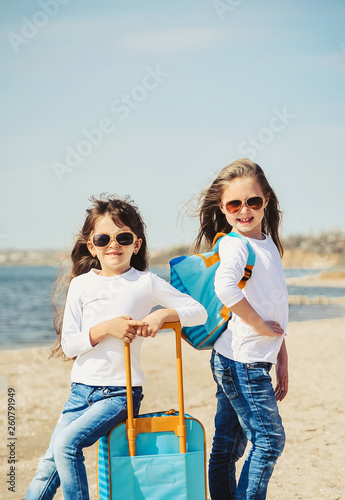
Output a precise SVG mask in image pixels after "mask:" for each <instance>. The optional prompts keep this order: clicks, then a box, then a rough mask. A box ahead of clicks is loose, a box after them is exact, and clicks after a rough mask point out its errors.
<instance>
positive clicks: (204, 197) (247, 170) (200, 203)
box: [192, 158, 284, 257]
mask: <svg viewBox="0 0 345 500" xmlns="http://www.w3.org/2000/svg"><path fill="white" fill-rule="evenodd" d="M242 177H243V178H248V177H250V178H252V179H255V180H256V181H257V182H258V183H259V185H260V187H261V189H262V192H263V194H264V196H265V197H269V201H268V205H267V207H266V208H265V210H264V218H263V220H262V231H263V232H264V233H265V234H267V235H268V236H270V237H271V238H272V240H273V241H274V243H275V244H276V246H277V248H278V251H279V254H280V256H281V257H282V255H283V252H284V250H283V245H282V242H281V239H280V237H279V227H280V224H281V220H282V213H281V211H280V210H279V202H278V199H277V196H276V194H275V192H274V190H273V189H272V188H271V186H270V185H269V183H268V180H267V178H266V176H265V174H264V172H263V170H262V168H261V167H260V166H259V165H257V164H256V163H254V162H252V161H251V160H249V159H247V158H241V159H239V160H235V161H234V162H232V163H230V165H228V166H226V167H224V168H223V169H222V170H221V171H220V173H219V174H218V175H217V177H216V179H215V180H214V181H213V182H212V184H211V185H210V186H209V187H207V188H206V189H204V190H203V191H202V192H201V194H200V196H199V198H198V200H197V208H196V211H197V214H198V216H199V221H200V229H199V232H198V235H197V237H196V239H195V241H194V243H193V248H192V251H193V252H194V253H197V252H199V251H200V248H201V247H202V246H204V247H206V248H207V249H209V248H211V246H212V242H213V239H214V237H215V235H216V234H217V233H230V232H231V231H232V226H231V225H230V224H229V223H228V221H227V220H226V217H225V215H224V214H223V212H222V211H221V209H220V204H221V198H222V194H223V191H224V189H225V188H226V187H227V186H228V184H229V182H231V181H232V180H233V179H237V178H242Z"/></svg>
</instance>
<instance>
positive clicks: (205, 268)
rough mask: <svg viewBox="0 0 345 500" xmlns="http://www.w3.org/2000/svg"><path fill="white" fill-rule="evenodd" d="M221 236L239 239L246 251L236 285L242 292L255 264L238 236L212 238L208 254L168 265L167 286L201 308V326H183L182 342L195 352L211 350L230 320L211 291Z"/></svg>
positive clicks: (183, 257)
mask: <svg viewBox="0 0 345 500" xmlns="http://www.w3.org/2000/svg"><path fill="white" fill-rule="evenodd" d="M224 236H231V237H234V238H240V239H241V240H242V241H243V242H244V243H245V244H246V246H247V248H248V260H247V264H246V267H245V269H244V275H243V278H242V279H241V281H240V282H239V283H238V286H239V288H243V287H244V286H245V284H246V282H247V281H248V279H249V278H250V276H251V274H252V269H253V266H254V264H255V253H254V251H253V249H252V247H251V246H250V244H249V242H248V240H247V239H246V238H244V236H241V235H240V234H238V233H229V234H228V235H226V234H225V233H218V234H216V236H215V238H214V240H213V248H212V251H211V252H207V253H203V254H202V253H200V254H195V255H184V256H182V257H176V258H174V259H172V260H171V261H170V262H169V264H170V283H171V284H172V286H173V287H175V288H177V289H178V290H180V292H183V293H187V294H188V295H190V296H191V297H193V299H195V300H197V301H198V302H200V304H202V305H203V306H204V307H205V309H206V311H207V315H208V319H207V321H206V323H205V324H204V325H198V326H184V327H183V328H182V336H183V338H184V339H185V340H186V341H187V342H188V343H189V344H191V345H192V346H193V347H194V348H195V349H199V350H202V349H212V347H213V344H214V343H215V341H216V340H217V338H218V337H219V336H220V335H221V334H222V333H223V332H224V330H225V329H226V327H227V324H228V321H229V319H230V318H231V314H232V313H231V310H230V309H229V308H228V307H226V306H225V305H224V304H223V303H222V302H221V301H220V300H219V298H218V297H217V295H216V293H215V291H214V277H215V273H216V271H217V269H218V266H219V263H220V258H219V254H218V248H219V242H220V240H221V239H222V238H223V237H224Z"/></svg>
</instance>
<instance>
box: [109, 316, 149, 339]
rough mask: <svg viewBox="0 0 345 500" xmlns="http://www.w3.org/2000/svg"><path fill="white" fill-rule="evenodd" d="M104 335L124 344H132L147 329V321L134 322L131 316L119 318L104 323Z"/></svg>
mask: <svg viewBox="0 0 345 500" xmlns="http://www.w3.org/2000/svg"><path fill="white" fill-rule="evenodd" d="M103 325H104V335H111V336H112V337H116V338H118V339H120V340H123V341H124V342H127V343H130V342H132V340H133V339H134V338H135V336H136V335H137V334H138V335H140V333H139V332H141V331H142V330H146V329H147V323H146V322H145V321H139V320H134V319H132V318H131V317H130V316H118V317H116V318H113V319H110V320H108V321H104V323H103Z"/></svg>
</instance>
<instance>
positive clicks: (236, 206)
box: [225, 200, 242, 214]
mask: <svg viewBox="0 0 345 500" xmlns="http://www.w3.org/2000/svg"><path fill="white" fill-rule="evenodd" d="M241 206H242V202H241V200H233V201H228V202H227V203H226V205H225V208H226V211H227V212H229V214H236V213H237V212H238V211H239V210H240V208H241Z"/></svg>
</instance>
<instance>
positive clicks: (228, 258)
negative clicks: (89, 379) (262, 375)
mask: <svg viewBox="0 0 345 500" xmlns="http://www.w3.org/2000/svg"><path fill="white" fill-rule="evenodd" d="M264 236H265V239H263V240H257V239H253V238H247V240H248V241H249V243H250V245H251V247H252V248H253V250H254V252H255V265H254V268H253V273H252V276H251V278H250V279H249V280H248V281H247V283H246V286H245V287H244V288H243V289H242V290H241V289H240V288H239V287H238V286H237V284H238V282H239V281H240V279H241V278H242V276H243V274H244V268H245V266H246V263H247V258H248V249H247V247H246V245H245V243H244V242H243V241H241V240H240V239H239V238H230V237H226V236H225V237H224V238H223V239H222V240H221V241H220V244H219V256H220V265H219V267H218V269H217V272H216V277H215V291H216V294H217V296H218V297H219V298H220V300H221V301H222V302H223V303H224V304H225V305H226V306H227V307H229V308H230V309H231V306H233V305H234V304H237V302H239V301H240V300H242V299H243V298H244V297H246V299H247V300H248V302H249V303H250V305H251V306H252V307H253V308H254V309H255V311H256V312H257V313H258V314H259V315H260V316H261V317H262V318H263V319H264V320H265V321H269V320H271V321H276V322H277V323H279V324H280V326H281V327H282V328H283V330H284V331H285V332H286V328H287V322H288V294H287V287H286V283H285V276H284V270H283V266H282V263H281V259H280V255H279V252H278V249H277V247H276V246H275V244H274V243H273V241H272V240H271V239H270V238H269V237H268V236H266V235H264ZM282 341H283V336H280V337H268V336H263V335H259V334H258V333H257V332H256V331H255V330H253V329H252V328H251V327H250V326H249V325H247V324H246V323H244V322H243V321H242V320H241V319H240V318H239V317H238V316H236V315H235V314H233V316H232V318H231V320H230V321H229V323H228V328H227V330H225V332H224V333H223V334H222V335H221V336H220V338H219V339H218V340H217V341H216V343H215V345H214V347H215V349H216V351H217V352H219V353H220V354H222V355H223V356H226V357H227V358H230V359H233V360H234V361H239V362H241V363H254V362H258V361H265V362H270V363H276V361H277V355H278V352H279V350H280V347H281V344H282Z"/></svg>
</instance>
